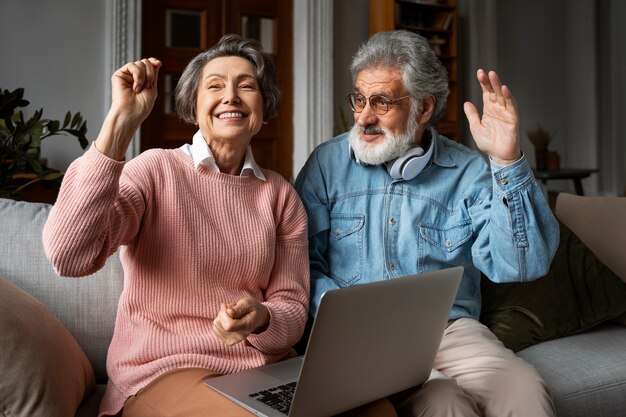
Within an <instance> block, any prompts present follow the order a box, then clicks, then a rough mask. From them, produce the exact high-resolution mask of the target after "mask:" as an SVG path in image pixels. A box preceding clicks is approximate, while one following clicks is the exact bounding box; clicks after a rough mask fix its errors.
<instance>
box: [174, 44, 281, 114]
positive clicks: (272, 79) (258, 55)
mask: <svg viewBox="0 0 626 417" xmlns="http://www.w3.org/2000/svg"><path fill="white" fill-rule="evenodd" d="M229 56H238V57H242V58H245V59H247V60H248V61H250V62H251V63H252V65H253V66H254V68H255V70H256V78H257V80H258V82H259V88H260V90H261V95H262V96H263V120H264V121H267V120H269V119H271V118H272V117H274V116H276V114H277V113H278V107H279V104H280V88H279V86H278V76H277V75H276V67H275V66H274V61H273V60H272V56H271V55H270V54H267V53H265V52H263V47H262V46H261V44H260V43H259V42H258V41H256V40H254V39H247V38H243V37H241V36H239V35H232V34H231V35H224V36H222V38H221V39H220V40H219V42H218V43H217V44H215V45H214V46H213V47H211V48H209V49H207V50H206V51H204V52H201V53H199V54H198V55H196V57H195V58H193V59H192V60H191V61H190V62H189V64H187V67H185V70H184V71H183V74H182V75H181V77H180V80H179V81H178V84H177V85H176V111H177V112H178V115H179V116H180V117H181V119H183V120H184V121H186V122H188V123H192V124H195V123H196V100H197V98H198V85H199V83H200V78H201V77H202V70H203V69H204V66H205V65H206V64H207V63H208V62H209V61H211V60H213V59H215V58H220V57H229Z"/></svg>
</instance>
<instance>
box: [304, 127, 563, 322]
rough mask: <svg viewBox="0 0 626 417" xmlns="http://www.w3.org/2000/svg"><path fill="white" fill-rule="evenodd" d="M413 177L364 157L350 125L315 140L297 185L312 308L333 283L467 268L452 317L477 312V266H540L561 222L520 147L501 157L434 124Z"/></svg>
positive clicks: (526, 269) (503, 276)
mask: <svg viewBox="0 0 626 417" xmlns="http://www.w3.org/2000/svg"><path fill="white" fill-rule="evenodd" d="M431 134H432V146H434V149H433V156H432V159H431V161H430V162H429V163H428V164H427V165H426V168H425V169H424V170H423V171H422V172H421V173H420V174H419V175H417V177H415V178H414V179H412V180H409V181H405V180H394V179H393V178H392V177H391V176H390V175H389V174H388V172H387V169H386V167H385V166H384V165H377V166H372V165H361V164H359V163H358V162H357V161H356V160H355V159H354V157H352V156H351V153H350V147H349V143H348V139H347V138H348V136H347V134H343V135H340V136H338V137H336V138H334V139H332V140H330V141H328V142H325V143H323V144H321V145H319V146H318V147H317V148H316V149H315V150H314V151H313V153H312V154H311V155H310V157H309V159H308V160H307V162H306V164H305V166H304V167H303V169H302V171H301V172H300V173H299V175H298V177H297V179H296V182H295V187H296V190H297V191H298V194H299V195H300V197H301V198H302V201H303V202H304V206H305V208H306V210H307V213H308V216H309V257H310V264H311V305H310V309H311V310H310V312H311V315H312V316H315V314H317V309H318V307H319V301H320V297H321V296H322V294H323V293H324V292H326V291H328V290H330V289H334V288H338V287H345V286H350V285H355V284H362V283H367V282H372V281H379V280H384V279H391V278H397V277H401V276H405V275H409V274H415V273H423V272H427V271H433V270H439V269H442V268H448V267H452V266H463V267H464V268H465V271H464V275H463V279H462V280H461V285H460V288H459V291H458V293H457V296H456V300H455V302H454V306H453V308H452V311H451V313H450V318H451V319H455V318H459V317H471V318H474V319H478V318H479V315H480V301H481V299H480V279H481V278H480V275H481V274H480V272H481V271H482V272H483V273H484V274H485V275H486V276H487V277H489V278H490V279H491V280H492V281H495V282H514V281H529V280H533V279H535V278H537V277H540V276H542V275H545V274H546V272H547V271H548V269H549V267H550V263H551V260H552V257H553V256H554V253H555V252H556V249H557V246H558V242H559V228H558V223H557V221H556V219H555V218H554V216H553V215H552V212H551V210H550V208H549V206H548V204H547V202H546V200H545V198H544V195H543V192H542V190H541V188H540V187H539V185H538V184H537V183H536V181H535V179H534V176H533V173H532V171H531V169H530V167H529V165H528V162H527V160H526V158H525V157H524V156H522V158H521V159H520V160H519V161H517V162H515V163H514V164H512V165H509V166H506V167H500V166H498V165H496V164H495V163H493V162H491V164H488V163H487V161H486V159H485V157H483V156H482V155H481V154H480V153H478V152H477V151H473V150H470V149H469V148H467V147H465V146H463V145H461V144H458V143H456V142H454V141H451V140H450V139H447V138H445V137H443V136H440V135H438V134H437V133H436V132H435V131H434V130H431Z"/></svg>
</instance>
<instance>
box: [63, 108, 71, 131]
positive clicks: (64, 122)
mask: <svg viewBox="0 0 626 417" xmlns="http://www.w3.org/2000/svg"><path fill="white" fill-rule="evenodd" d="M70 120H72V113H70V112H69V111H68V112H67V113H65V119H64V120H63V128H65V127H66V126H67V125H68V123H69V122H70Z"/></svg>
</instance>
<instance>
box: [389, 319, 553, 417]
mask: <svg viewBox="0 0 626 417" xmlns="http://www.w3.org/2000/svg"><path fill="white" fill-rule="evenodd" d="M434 367H435V369H436V371H433V373H432V374H431V377H430V379H429V380H428V381H427V382H426V383H425V384H424V385H423V386H422V387H421V388H420V389H412V390H408V391H405V392H403V393H400V394H397V395H395V396H393V397H391V398H390V400H391V401H392V403H393V404H394V405H395V407H396V411H397V412H398V415H399V416H401V417H405V416H406V417H409V416H410V417H427V416H437V417H473V416H481V417H544V416H555V414H556V413H555V410H554V405H553V403H552V398H551V396H550V393H549V389H548V387H547V385H546V383H545V382H544V381H543V379H542V378H541V375H540V374H539V372H538V371H537V370H536V369H535V367H534V366H532V365H530V364H528V363H526V362H524V361H523V360H522V359H520V358H518V357H517V356H516V355H515V354H514V353H513V352H512V351H511V350H509V349H506V348H505V347H504V345H503V344H502V342H500V341H499V340H498V339H497V338H496V336H495V335H494V334H493V333H492V332H491V331H490V330H489V329H488V328H487V327H486V326H484V325H483V324H481V323H480V322H478V321H476V320H473V319H465V318H464V319H458V320H454V321H450V322H449V323H448V325H447V327H446V329H445V332H444V336H443V339H442V341H441V345H440V347H439V352H438V353H437V356H436V359H435V364H434Z"/></svg>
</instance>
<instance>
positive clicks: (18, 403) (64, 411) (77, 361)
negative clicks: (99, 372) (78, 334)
mask: <svg viewBox="0 0 626 417" xmlns="http://www.w3.org/2000/svg"><path fill="white" fill-rule="evenodd" d="M0 335H2V342H1V343H0V375H2V377H0V414H1V415H6V416H16V417H17V416H29V417H38V416H73V415H74V414H75V413H76V410H77V409H78V406H79V404H80V403H81V401H82V400H83V398H84V397H85V395H87V394H88V393H90V392H91V391H92V390H93V389H94V385H95V380H94V373H93V369H92V368H91V365H90V364H89V360H88V359H87V357H86V356H85V353H84V352H83V351H82V349H81V348H80V346H78V343H76V340H74V338H73V337H72V335H71V334H70V332H69V331H68V330H67V329H66V328H65V327H64V326H63V324H61V322H60V321H59V320H57V319H56V318H55V317H54V316H53V315H52V314H51V313H50V312H49V311H48V309H47V308H46V307H45V306H44V305H43V304H42V303H40V302H39V301H37V300H36V299H35V298H34V297H32V296H31V295H30V294H28V293H27V292H25V291H23V290H22V289H20V288H18V287H17V286H15V285H14V284H13V283H11V282H10V281H8V280H6V279H5V278H3V277H0Z"/></svg>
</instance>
